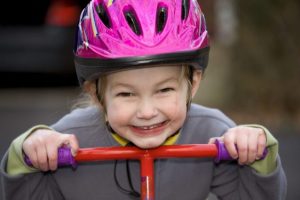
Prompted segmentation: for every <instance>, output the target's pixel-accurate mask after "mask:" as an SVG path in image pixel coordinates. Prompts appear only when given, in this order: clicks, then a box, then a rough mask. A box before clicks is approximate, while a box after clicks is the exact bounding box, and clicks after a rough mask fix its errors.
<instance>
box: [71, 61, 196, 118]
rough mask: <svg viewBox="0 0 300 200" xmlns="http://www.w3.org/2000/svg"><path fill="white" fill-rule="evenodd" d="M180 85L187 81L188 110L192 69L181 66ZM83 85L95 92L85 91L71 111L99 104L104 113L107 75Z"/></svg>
mask: <svg viewBox="0 0 300 200" xmlns="http://www.w3.org/2000/svg"><path fill="white" fill-rule="evenodd" d="M179 81H180V83H182V82H183V81H187V84H188V91H187V107H188V108H189V106H190V104H191V102H192V83H193V68H192V67H191V66H189V65H182V68H181V73H180V77H179ZM85 85H94V87H95V90H91V89H85V90H84V91H83V92H82V93H81V94H80V96H79V98H78V100H77V101H76V103H75V104H74V105H73V107H72V108H73V109H76V108H84V107H88V106H93V105H97V104H100V105H101V107H102V108H103V110H104V112H105V113H106V103H105V92H106V88H107V87H106V86H107V75H103V76H100V77H99V78H98V79H97V80H96V81H94V82H89V81H86V82H85Z"/></svg>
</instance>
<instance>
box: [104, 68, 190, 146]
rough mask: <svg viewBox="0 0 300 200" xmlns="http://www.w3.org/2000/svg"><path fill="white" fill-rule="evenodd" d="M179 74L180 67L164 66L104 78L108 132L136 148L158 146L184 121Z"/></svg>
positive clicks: (184, 83)
mask: <svg viewBox="0 0 300 200" xmlns="http://www.w3.org/2000/svg"><path fill="white" fill-rule="evenodd" d="M181 74H182V69H181V67H179V66H178V67H175V66H166V67H152V68H142V69H135V70H128V71H122V72H117V73H113V74H110V75H108V76H107V86H106V89H105V94H104V98H105V108H106V114H107V116H106V117H107V120H108V122H109V124H110V126H111V127H112V129H113V130H114V131H116V133H117V134H119V135H120V136H121V137H123V138H125V139H127V140H129V141H131V142H132V143H134V144H135V145H136V146H138V147H140V148H154V147H157V146H159V145H161V144H162V143H163V142H164V141H165V140H166V139H167V138H168V137H169V136H171V135H172V134H174V133H176V131H178V130H179V129H180V127H181V126H182V125H183V123H184V120H185V117H186V113H187V95H188V83H187V80H186V79H185V78H182V75H181ZM193 90H195V88H194V89H193V88H192V91H193ZM192 93H195V92H192Z"/></svg>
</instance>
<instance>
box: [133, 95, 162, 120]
mask: <svg viewBox="0 0 300 200" xmlns="http://www.w3.org/2000/svg"><path fill="white" fill-rule="evenodd" d="M157 114H158V110H157V107H156V105H155V103H154V102H153V101H151V100H150V99H143V100H142V101H141V102H140V103H139V106H138V109H137V117H138V118H140V119H151V118H153V117H155V116H157Z"/></svg>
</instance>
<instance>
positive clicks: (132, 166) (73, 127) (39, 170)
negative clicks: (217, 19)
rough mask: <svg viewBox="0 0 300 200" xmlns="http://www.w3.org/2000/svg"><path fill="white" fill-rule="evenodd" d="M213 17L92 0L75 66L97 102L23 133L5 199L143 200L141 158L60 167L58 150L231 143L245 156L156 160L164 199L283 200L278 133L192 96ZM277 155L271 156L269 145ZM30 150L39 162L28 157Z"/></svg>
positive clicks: (5, 171) (167, 4) (5, 169)
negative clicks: (241, 122)
mask: <svg viewBox="0 0 300 200" xmlns="http://www.w3.org/2000/svg"><path fill="white" fill-rule="evenodd" d="M208 51H209V44H208V35H207V31H206V26H205V21H204V16H203V14H202V12H201V10H200V8H199V5H198V4H197V2H196V1H194V0H159V1H158V0H151V1H148V0H142V1H131V0H115V1H108V0H92V1H91V2H90V3H89V5H88V6H87V7H86V8H85V9H84V10H83V12H82V14H81V18H80V22H79V28H78V36H77V44H76V47H75V65H76V72H77V75H78V78H79V81H80V83H81V84H82V85H83V88H84V89H85V91H86V92H87V93H88V94H89V95H90V97H91V99H92V100H93V102H94V103H93V104H91V105H89V106H86V107H84V108H78V109H75V110H74V111H72V112H71V113H70V114H68V115H66V116H65V117H63V118H62V119H61V120H59V121H58V122H57V123H56V124H54V125H53V126H52V127H51V128H50V127H47V126H42V125H40V126H36V127H33V128H31V129H30V130H28V131H27V132H26V133H24V134H22V135H21V136H19V137H18V138H16V139H15V140H14V141H13V143H12V144H11V146H10V148H9V150H8V153H7V154H6V155H5V156H4V158H3V160H2V164H1V174H2V179H3V185H4V198H5V199H28V200H34V199H38V200H42V199H47V200H48V199H53V200H60V199H67V200H77V199H78V200H79V199H89V200H93V199H105V200H110V199H111V200H115V199H122V200H125V199H139V191H140V168H139V162H138V161H134V160H130V161H118V162H117V161H102V162H94V163H88V164H82V165H80V166H79V167H78V168H77V169H76V170H72V169H71V168H60V169H57V149H58V148H59V147H60V146H63V145H68V146H69V147H70V148H71V150H72V154H73V155H74V156H75V155H76V152H77V150H78V148H79V146H80V147H81V148H84V147H104V146H120V145H123V146H126V145H135V146H137V147H140V148H145V149H149V148H155V147H158V146H161V145H169V144H191V143H198V144H201V143H207V142H208V141H209V143H212V142H214V140H215V139H216V138H219V139H221V140H223V141H224V143H225V146H226V148H227V149H228V151H229V154H230V155H231V156H232V157H233V158H236V159H237V161H232V162H224V163H221V164H215V163H214V162H213V159H199V158H189V159H186V158H184V159H179V158H178V159H161V160H156V161H155V198H156V199H163V200H167V199H172V200H174V199H179V200H182V199H188V200H190V199H206V198H207V196H208V194H209V193H210V192H211V193H214V194H215V195H216V196H218V197H219V198H220V199H230V200H232V199H255V200H260V199H261V200H265V199H272V200H275V199H284V198H285V194H286V179H285V174H284V171H283V169H282V166H281V163H280V158H279V156H278V144H277V141H276V139H275V138H274V137H273V136H272V135H271V134H270V133H269V132H268V130H266V129H264V128H263V127H260V126H255V125H252V126H251V125H248V126H235V124H234V123H233V122H232V121H231V120H230V119H229V118H227V117H226V116H225V115H224V114H222V113H221V112H220V111H218V110H216V109H210V108H206V107H203V106H200V105H195V104H191V100H192V98H193V96H194V95H195V93H196V92H197V90H198V87H199V84H200V83H201V79H202V76H203V73H204V70H205V68H206V66H207V62H208ZM266 147H267V148H268V150H269V153H268V155H267V157H266V158H265V159H263V160H259V159H260V158H261V157H262V154H263V151H264V149H265V148H266ZM24 154H26V155H27V156H28V157H29V158H30V159H31V161H32V163H33V166H34V167H29V166H27V165H26V164H25V162H24V159H23V157H24Z"/></svg>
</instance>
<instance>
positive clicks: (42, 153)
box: [37, 146, 49, 171]
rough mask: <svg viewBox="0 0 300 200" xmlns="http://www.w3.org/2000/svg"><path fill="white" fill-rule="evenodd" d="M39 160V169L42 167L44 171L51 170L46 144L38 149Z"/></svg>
mask: <svg viewBox="0 0 300 200" xmlns="http://www.w3.org/2000/svg"><path fill="white" fill-rule="evenodd" d="M37 162H38V168H39V169H41V170H42V171H48V170H49V166H48V155H47V150H46V146H41V147H40V148H39V149H38V150H37Z"/></svg>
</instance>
